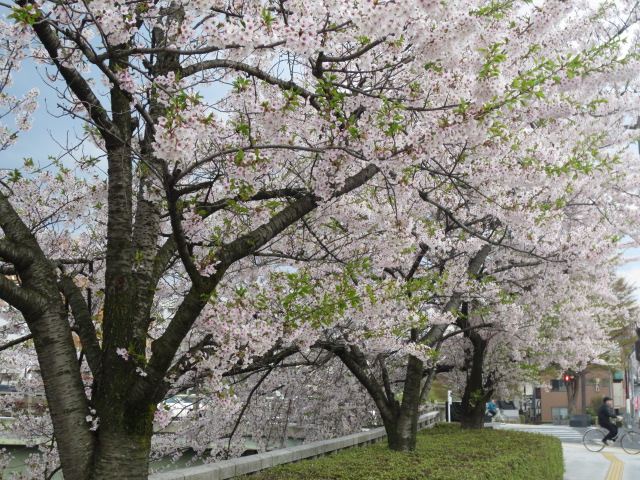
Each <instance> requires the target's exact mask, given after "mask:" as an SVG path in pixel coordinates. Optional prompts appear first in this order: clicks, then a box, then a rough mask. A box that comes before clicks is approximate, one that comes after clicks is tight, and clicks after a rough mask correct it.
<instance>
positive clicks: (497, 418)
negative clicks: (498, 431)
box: [485, 408, 508, 425]
mask: <svg viewBox="0 0 640 480" xmlns="http://www.w3.org/2000/svg"><path fill="white" fill-rule="evenodd" d="M485 415H490V413H489V409H487V410H486V411H485ZM507 422H508V419H507V416H506V415H505V414H504V413H502V410H501V409H499V408H498V413H496V414H495V415H494V416H493V417H491V423H499V424H500V425H505V424H506V423H507Z"/></svg>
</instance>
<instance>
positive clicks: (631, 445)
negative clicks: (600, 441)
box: [620, 431, 640, 455]
mask: <svg viewBox="0 0 640 480" xmlns="http://www.w3.org/2000/svg"><path fill="white" fill-rule="evenodd" d="M620 443H621V444H622V448H623V449H624V451H625V452H627V453H629V454H631V455H636V454H638V453H640V433H638V432H634V431H629V432H627V433H625V434H624V435H623V436H622V439H621V440H620Z"/></svg>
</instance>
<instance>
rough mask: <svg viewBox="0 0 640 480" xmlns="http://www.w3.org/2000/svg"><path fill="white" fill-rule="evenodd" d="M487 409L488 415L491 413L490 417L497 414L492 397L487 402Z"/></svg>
mask: <svg viewBox="0 0 640 480" xmlns="http://www.w3.org/2000/svg"><path fill="white" fill-rule="evenodd" d="M487 411H488V412H489V415H491V418H493V417H495V416H496V415H497V414H498V407H496V404H495V403H493V398H492V399H491V400H490V401H489V403H488V404H487Z"/></svg>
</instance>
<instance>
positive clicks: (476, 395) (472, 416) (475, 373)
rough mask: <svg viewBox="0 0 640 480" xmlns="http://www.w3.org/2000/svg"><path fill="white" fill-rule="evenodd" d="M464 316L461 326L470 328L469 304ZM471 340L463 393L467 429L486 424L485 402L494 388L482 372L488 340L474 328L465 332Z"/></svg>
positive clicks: (462, 421)
mask: <svg viewBox="0 0 640 480" xmlns="http://www.w3.org/2000/svg"><path fill="white" fill-rule="evenodd" d="M462 313H463V316H462V317H460V318H459V319H458V325H459V326H460V328H468V326H469V322H468V320H467V316H468V305H467V304H466V303H465V304H463V309H462ZM465 337H467V338H468V339H469V340H470V341H471V348H469V349H466V350H465V353H466V355H467V358H466V359H465V364H466V367H467V383H466V385H465V387H464V393H463V395H462V406H461V409H460V414H461V420H460V423H461V427H462V428H466V429H480V428H482V427H483V426H484V412H485V404H486V403H487V401H488V400H490V399H491V395H492V394H493V390H489V389H487V385H485V383H484V381H483V378H482V372H483V369H484V357H485V353H486V351H487V341H486V340H485V339H484V338H482V337H481V336H480V334H478V332H476V331H474V330H470V331H468V332H466V333H465Z"/></svg>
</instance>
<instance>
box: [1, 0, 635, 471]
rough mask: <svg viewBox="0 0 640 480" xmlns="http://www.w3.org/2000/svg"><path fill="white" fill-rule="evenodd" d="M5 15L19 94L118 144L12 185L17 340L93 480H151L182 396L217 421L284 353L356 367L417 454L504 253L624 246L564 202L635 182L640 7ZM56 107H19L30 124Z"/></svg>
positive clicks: (398, 439) (594, 251) (407, 4)
mask: <svg viewBox="0 0 640 480" xmlns="http://www.w3.org/2000/svg"><path fill="white" fill-rule="evenodd" d="M0 5H2V8H3V10H4V13H5V20H4V21H3V23H2V24H1V25H0V26H1V27H2V29H1V32H0V36H1V38H2V45H3V47H2V48H3V54H5V53H6V55H4V56H3V58H6V59H7V60H3V62H8V63H6V65H9V64H10V65H11V67H10V68H9V67H7V68H5V69H4V70H3V71H4V72H5V78H6V80H4V84H3V85H4V87H3V88H5V89H6V88H8V87H10V78H11V73H12V71H15V69H17V68H20V65H21V64H25V63H26V64H29V65H31V67H29V68H35V67H34V66H33V65H38V67H37V68H39V69H41V70H43V71H44V72H45V74H46V78H47V79H48V81H49V82H50V86H51V88H52V89H53V90H55V91H56V93H57V95H58V96H59V98H60V108H61V109H62V111H63V112H64V113H65V114H66V115H68V116H70V117H72V118H73V119H75V121H76V122H78V124H80V125H82V127H83V129H82V131H83V132H84V133H83V135H84V136H83V137H82V138H81V139H80V140H82V141H86V142H92V143H93V144H94V145H95V148H97V149H98V150H99V151H101V152H102V154H101V155H94V156H92V157H88V156H87V157H82V158H78V159H77V160H76V161H74V162H73V164H72V165H69V164H65V163H64V162H63V163H59V164H58V165H57V167H56V168H45V166H44V164H43V163H40V162H32V161H28V162H27V163H26V164H25V168H24V170H23V171H20V172H13V173H12V174H4V176H3V177H2V178H1V182H2V183H1V187H0V229H1V230H2V237H0V259H1V261H2V263H1V264H0V268H2V273H3V275H2V276H0V298H1V299H2V300H3V301H4V302H6V305H7V307H6V308H7V313H6V315H5V316H6V317H7V318H9V320H10V321H11V323H10V326H9V327H8V329H7V330H6V332H7V333H12V334H17V335H20V336H21V339H22V340H25V341H26V340H28V341H30V342H32V344H33V349H34V350H35V354H36V356H37V359H38V366H39V372H40V378H41V380H42V383H43V387H44V390H45V392H46V398H47V401H48V414H49V415H50V418H51V425H52V430H53V436H54V438H55V442H56V447H57V453H58V454H59V458H60V462H61V468H62V471H63V473H64V476H65V478H67V479H69V480H73V479H101V478H113V477H114V476H117V477H118V478H144V477H145V476H146V475H147V473H148V468H149V467H148V462H149V453H150V450H151V437H152V434H153V428H154V419H155V420H156V424H157V425H161V424H162V423H163V422H164V421H165V420H166V415H164V414H163V411H162V410H158V407H157V405H158V404H161V402H162V400H163V399H164V398H166V397H167V396H171V395H174V394H175V393H177V392H180V391H183V390H184V389H186V388H189V387H192V386H194V385H198V386H199V387H201V388H202V390H203V391H204V392H206V393H207V395H209V398H210V399H212V401H214V402H216V405H217V406H216V408H212V409H210V411H208V412H207V415H209V417H208V419H209V420H210V421H209V422H208V423H209V424H212V423H213V422H214V421H215V420H216V419H217V418H218V416H219V417H224V416H225V415H224V414H223V410H224V409H225V408H227V405H226V404H227V403H229V402H231V400H230V399H232V398H233V396H234V393H233V389H232V388H231V386H230V385H231V382H230V381H229V380H227V379H228V378H229V376H230V375H231V374H234V373H235V374H241V373H242V371H243V370H246V369H247V368H250V365H252V364H256V365H269V362H270V361H272V360H273V356H274V355H275V356H277V355H279V353H278V352H279V351H281V350H282V349H283V348H284V351H285V353H286V354H288V353H290V351H292V350H293V351H296V352H297V351H300V352H302V353H305V352H307V351H308V350H310V349H311V348H312V347H314V346H315V347H318V346H319V347H322V348H324V349H326V350H329V351H331V352H332V353H334V354H336V355H337V356H338V358H340V360H342V361H343V363H344V365H345V366H346V367H347V368H348V369H349V370H350V371H351V373H352V374H353V375H354V377H355V378H357V379H358V380H359V381H360V382H361V383H362V385H363V386H364V387H365V388H366V389H367V391H368V393H369V395H371V396H372V398H373V400H374V402H375V404H376V406H377V408H378V410H379V411H380V414H381V416H382V418H383V421H384V423H385V426H388V432H389V434H390V439H391V442H390V443H391V445H392V447H393V448H396V449H400V450H403V449H410V448H411V447H412V440H411V438H412V434H415V421H416V418H417V417H416V415H417V413H416V412H417V411H418V407H419V404H420V398H421V396H423V393H424V392H425V391H426V390H427V389H426V388H425V387H426V385H427V384H428V382H427V384H425V382H424V380H423V376H424V373H425V365H429V362H430V361H431V359H432V358H433V357H434V353H433V351H432V350H433V349H434V348H437V347H438V346H439V345H440V343H441V341H442V340H443V338H444V336H445V335H446V332H447V329H448V328H449V326H450V325H451V324H452V323H454V322H453V319H454V318H455V316H456V315H457V314H458V312H459V310H460V306H461V304H462V302H463V300H465V298H466V297H468V296H470V295H471V292H474V291H476V289H478V288H482V286H483V285H482V283H481V282H478V281H477V279H476V278H475V277H477V276H478V275H479V274H480V273H481V271H482V270H483V268H485V264H486V263H487V262H489V261H491V260H492V259H493V258H494V257H495V258H498V257H499V256H500V255H499V254H498V252H499V251H501V250H502V249H506V250H508V251H509V252H518V253H519V254H522V255H525V256H533V257H535V258H543V259H548V258H553V259H554V261H561V260H562V261H565V262H571V265H575V267H572V268H580V267H582V266H584V265H586V264H588V263H589V259H588V258H589V255H593V256H597V255H604V254H606V253H607V251H606V249H605V244H606V241H607V240H606V239H605V238H604V237H602V236H601V235H600V234H601V232H602V230H601V229H598V228H596V229H595V231H593V232H591V231H590V230H589V229H590V228H593V227H594V222H591V221H587V219H580V218H577V219H573V220H567V217H566V216H564V215H563V212H564V207H565V206H566V203H567V202H568V199H569V198H570V197H571V193H572V192H573V191H577V190H580V191H583V189H586V188H587V185H586V180H584V179H585V178H589V177H590V176H593V177H594V185H596V186H598V187H600V186H602V185H604V184H606V183H607V180H611V182H612V183H616V181H618V180H620V181H622V180H621V179H620V177H622V175H623V172H624V171H625V169H627V168H628V167H629V165H630V164H631V163H630V162H631V159H630V157H629V156H628V155H624V154H623V153H622V151H623V148H624V147H625V146H626V145H627V144H628V143H629V142H630V141H631V140H632V135H633V133H632V131H631V130H628V129H625V128H624V123H623V120H624V119H625V118H626V115H629V114H630V113H629V112H633V108H632V107H633V105H630V104H629V102H627V101H626V99H625V101H623V100H621V99H620V97H619V96H618V95H616V94H615V93H612V92H613V91H614V88H613V87H614V86H617V85H619V84H624V83H625V82H627V83H628V82H630V81H632V80H633V78H634V75H635V72H636V71H637V62H636V60H635V57H634V54H633V52H632V51H631V52H630V51H629V50H628V49H627V50H625V48H624V46H623V44H622V36H623V34H624V32H626V31H627V29H628V26H630V25H632V24H633V22H634V18H635V17H634V15H635V14H634V12H635V6H634V5H625V6H624V8H622V7H617V6H615V5H611V4H606V5H603V6H602V7H597V8H594V7H592V6H589V5H588V4H587V2H548V4H545V5H543V6H538V5H533V4H531V3H530V2H526V1H522V2H519V1H508V2H504V3H492V2H486V3H483V2H480V3H479V2H468V1H463V0H460V1H453V2H448V3H440V2H435V1H429V0H407V1H403V2H394V1H373V0H369V1H363V2H351V1H339V0H326V1H321V2H302V1H298V0H296V1H293V0H288V1H284V0H279V1H276V0H262V1H259V0H256V1H254V2H246V1H240V0H222V1H216V0H213V1H211V2H189V1H172V2H162V1H160V2H118V1H115V0H100V1H92V2H75V1H66V0H64V1H56V2H42V3H35V2H32V1H29V0H19V1H17V2H16V3H15V4H8V3H4V2H3V3H2V4H0ZM612 18H614V19H620V18H623V19H626V20H624V22H623V24H615V23H613V24H612V23H611V19H612ZM612 25H615V28H612ZM3 68H4V67H3ZM221 87H222V88H221ZM608 89H609V90H608ZM221 90H222V91H221ZM8 94H9V92H8ZM34 95H35V93H32V94H29V95H28V96H27V97H25V98H24V99H23V100H19V99H18V100H15V99H12V100H9V101H8V103H5V104H3V108H4V109H5V111H7V112H9V113H10V115H12V114H17V115H18V118H19V121H18V127H17V128H18V129H25V128H27V127H28V120H27V119H28V115H29V114H30V113H31V112H32V111H33V108H34V107H35V100H34ZM6 98H13V97H6ZM7 135H8V136H7ZM7 135H5V137H6V138H7V139H8V140H4V143H3V145H5V146H6V147H8V146H9V144H10V143H11V142H13V141H15V140H16V136H15V135H14V133H7ZM3 138H4V137H3ZM605 146H607V147H608V150H604V149H603V148H604V147H605ZM10 152H11V150H10V149H5V153H4V154H5V155H7V154H10ZM616 185H619V182H618V183H616ZM624 190H625V189H624V188H620V189H619V190H616V191H615V192H614V193H616V192H617V195H621V193H623V192H624ZM611 192H612V189H609V190H606V189H599V190H597V195H599V196H601V197H602V198H596V199H589V202H590V206H592V207H593V209H596V208H605V207H607V206H608V205H610V204H611V203H612V202H607V201H605V200H607V199H609V197H611V196H612V195H613V193H611ZM580 198H581V199H582V197H580ZM607 214H609V211H608V210H607ZM598 218H602V217H598ZM569 221H574V222H577V223H578V224H579V225H578V226H576V227H575V228H574V227H573V226H572V228H568V227H566V225H565V223H566V222H569ZM581 222H583V223H584V225H582V223H581ZM597 225H598V224H597V222H595V226H597ZM625 225H626V226H627V228H631V226H629V224H625ZM428 252H435V253H434V257H429V256H427V253H428ZM507 255H508V254H507ZM449 257H451V258H449ZM443 258H445V259H446V260H447V261H446V262H445V263H446V265H441V262H440V260H441V259H443ZM301 260H304V261H308V260H314V262H313V265H314V266H313V270H312V271H311V272H310V273H309V272H307V271H304V269H301V268H300V267H299V263H298V264H297V262H300V261H301ZM505 261H508V260H505ZM439 262H440V263H439ZM345 264H346V266H347V268H345ZM407 265H409V266H410V267H408V268H407V267H406V266H407ZM414 265H415V267H413V266H414ZM363 271H365V272H367V274H366V275H362V274H361V272H363ZM371 272H374V273H373V274H371ZM416 274H420V275H419V276H418V277H416V281H415V282H414V281H413V280H412V279H413V277H414V276H416ZM305 275H306V276H305ZM357 278H360V279H361V280H360V281H359V283H358V284H357V287H356V288H351V284H350V283H349V282H352V283H353V281H354V279H357ZM362 279H366V280H362ZM311 292H313V294H314V295H315V298H316V299H317V301H316V302H315V303H314V302H309V301H308V299H309V297H310V294H311ZM332 296H333V299H332ZM386 299H388V301H387V300H386ZM383 300H384V301H383ZM310 305H316V306H317V307H318V308H316V310H315V311H312V310H311V309H310V308H309V306H310ZM272 307H276V311H277V308H279V309H280V312H281V313H280V314H279V315H274V316H271V315H268V314H266V313H265V312H268V311H270V309H271V308H272ZM354 311H360V312H361V313H360V314H359V315H358V317H354V315H352V313H353V312H354ZM282 312H284V313H282ZM363 312H364V314H363ZM302 313H304V314H306V316H301V314H302ZM335 319H348V320H349V322H355V323H350V324H348V325H347V326H344V324H343V323H336V324H335V325H334V324H333V321H334V320H335ZM360 322H368V325H366V327H373V328H372V332H369V331H367V328H363V325H361V324H359V323H360ZM326 326H329V327H330V328H329V329H325V328H323V327H326ZM394 329H396V330H394ZM398 329H399V330H398ZM399 331H402V333H399V334H398V335H392V336H389V335H386V334H388V333H389V332H391V333H394V334H395V333H397V332H399ZM351 332H353V333H351ZM383 333H384V334H385V335H383ZM407 334H408V337H407ZM345 335H348V338H347V337H345ZM407 338H408V341H407V340H406V339H407ZM341 339H344V342H342V343H341ZM355 340H360V341H365V340H366V342H365V343H364V344H358V343H356V342H355ZM16 341H17V340H16V339H14V340H11V341H10V342H8V343H7V344H6V345H5V347H6V346H7V345H14V344H15V343H16ZM323 342H324V343H323ZM389 342H391V343H389ZM362 345H365V346H366V348H371V349H372V350H371V351H372V352H373V353H372V355H373V358H378V360H377V362H373V363H370V362H369V361H368V360H367V358H366V355H365V354H364V352H363V351H362V349H363V347H362ZM5 347H2V348H5ZM7 348H12V347H7ZM287 348H289V349H290V350H287ZM388 352H391V353H390V354H392V355H394V356H395V357H394V359H393V361H389V360H387V356H389V355H390V354H389V353H388ZM278 358H280V357H278ZM395 358H400V359H402V358H408V361H407V363H406V365H405V363H404V362H403V361H395ZM371 365H377V366H376V367H375V368H378V369H379V374H380V375H381V378H382V382H381V383H380V382H379V383H377V384H376V383H374V382H373V380H371V379H374V380H375V378H374V377H371V376H370V375H369V374H368V373H367V369H368V368H370V367H371ZM390 366H392V367H393V368H391V367H390ZM256 368H258V367H256ZM394 372H397V374H398V375H399V376H400V378H404V396H403V399H402V401H399V400H398V399H397V398H396V396H395V391H394V388H390V386H391V385H392V384H391V378H392V376H393V375H396V373H394ZM428 378H430V377H429V375H427V379H428ZM365 380H366V382H365ZM370 380H371V381H370ZM248 394H249V393H247V395H248ZM228 410H233V407H231V406H228ZM216 412H218V413H219V415H216ZM225 421H226V420H225ZM220 425H226V423H225V422H221V423H220ZM220 425H218V426H220ZM211 428H214V427H211ZM218 430H219V431H222V430H223V427H220V428H219V429H218ZM413 438H415V437H414V435H413Z"/></svg>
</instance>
